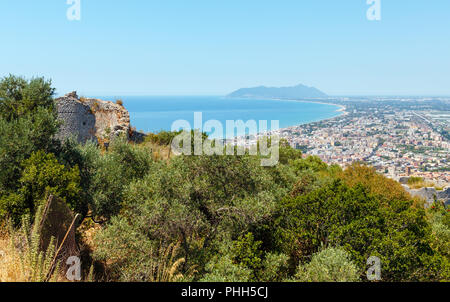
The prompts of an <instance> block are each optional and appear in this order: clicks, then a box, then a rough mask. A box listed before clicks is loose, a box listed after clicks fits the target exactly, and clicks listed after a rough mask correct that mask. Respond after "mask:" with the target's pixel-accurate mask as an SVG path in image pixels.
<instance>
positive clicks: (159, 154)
mask: <svg viewBox="0 0 450 302" xmlns="http://www.w3.org/2000/svg"><path fill="white" fill-rule="evenodd" d="M139 145H140V146H142V147H145V148H148V149H150V150H151V153H152V158H153V160H168V159H170V158H173V157H174V156H175V155H174V154H173V152H171V150H170V146H162V145H159V144H157V143H153V142H148V141H147V142H143V143H141V144H139ZM169 153H170V156H169Z"/></svg>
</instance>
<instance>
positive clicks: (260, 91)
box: [228, 84, 327, 99]
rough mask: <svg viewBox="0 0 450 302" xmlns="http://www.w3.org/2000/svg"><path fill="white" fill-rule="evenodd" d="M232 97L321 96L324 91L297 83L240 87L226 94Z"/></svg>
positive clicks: (323, 95)
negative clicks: (286, 85)
mask: <svg viewBox="0 0 450 302" xmlns="http://www.w3.org/2000/svg"><path fill="white" fill-rule="evenodd" d="M228 97H233V98H282V99H285V98H292V99H298V98H323V97H327V95H326V94H325V93H323V92H322V91H320V90H319V89H317V88H314V87H308V86H305V85H302V84H300V85H297V86H294V87H265V86H260V87H254V88H241V89H239V90H236V91H234V92H232V93H231V94H229V95H228Z"/></svg>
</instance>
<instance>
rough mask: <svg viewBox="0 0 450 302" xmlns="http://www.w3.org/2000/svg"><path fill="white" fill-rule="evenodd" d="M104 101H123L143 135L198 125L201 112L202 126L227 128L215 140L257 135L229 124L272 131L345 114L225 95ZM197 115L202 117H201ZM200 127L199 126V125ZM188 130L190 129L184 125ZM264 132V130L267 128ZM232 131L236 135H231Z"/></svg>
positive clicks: (314, 104)
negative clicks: (274, 124)
mask: <svg viewBox="0 0 450 302" xmlns="http://www.w3.org/2000/svg"><path fill="white" fill-rule="evenodd" d="M98 98H100V99H103V100H110V101H115V100H117V99H121V100H122V101H123V105H124V106H125V108H126V109H127V110H128V111H129V113H130V120H131V121H130V122H131V125H132V126H133V127H136V129H137V130H139V131H142V132H146V133H148V132H153V133H157V132H160V131H162V130H165V131H171V130H175V129H173V128H172V126H173V125H174V123H175V122H176V121H180V120H183V121H185V122H184V123H182V124H185V125H190V129H197V127H195V126H194V114H195V113H196V112H197V113H201V118H202V123H201V124H202V125H203V124H205V122H206V121H209V120H215V121H218V122H220V123H221V124H222V125H223V136H222V135H220V134H218V133H217V130H216V131H215V133H214V131H213V129H211V131H210V133H208V131H205V132H207V133H208V134H210V135H211V134H214V135H213V136H215V138H219V137H230V135H231V134H234V135H231V136H242V135H249V134H257V133H258V132H263V131H261V128H259V127H258V129H245V130H242V129H241V131H238V130H237V129H226V122H227V121H239V120H241V121H243V122H244V123H246V122H248V121H256V123H257V125H258V126H259V125H260V124H259V122H260V121H267V126H268V130H276V129H272V128H271V125H272V124H271V121H273V120H276V121H279V128H287V127H291V126H296V125H302V124H307V123H311V122H316V121H320V120H325V119H330V118H333V117H336V116H339V115H340V114H342V111H340V109H341V108H340V107H339V106H337V105H332V104H326V103H317V102H307V101H294V100H292V101H291V100H273V99H253V98H252V99H249V98H243V99H240V98H227V97H221V96H114V97H111V96H98ZM197 116H199V115H198V114H197ZM197 125H198V124H197ZM183 127H184V128H188V127H187V126H183ZM202 130H203V129H202ZM263 130H264V129H263ZM230 131H232V133H230Z"/></svg>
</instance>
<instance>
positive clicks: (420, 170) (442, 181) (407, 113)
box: [250, 99, 450, 187]
mask: <svg viewBox="0 0 450 302" xmlns="http://www.w3.org/2000/svg"><path fill="white" fill-rule="evenodd" d="M335 103H337V104H339V105H343V106H345V107H346V112H345V113H344V114H343V115H341V116H339V117H337V118H334V119H330V120H325V121H321V122H316V123H311V124H306V125H300V126H295V127H290V128H286V129H281V130H278V131H274V132H272V133H276V134H278V135H279V136H280V137H281V138H284V139H286V140H287V141H288V142H289V144H290V145H291V146H292V147H294V148H297V149H301V150H303V151H304V153H305V154H307V155H316V156H319V157H320V158H321V159H322V160H323V161H325V162H327V163H329V164H338V165H340V166H342V167H345V166H347V165H350V164H352V163H354V162H365V163H368V164H370V165H372V166H374V167H375V168H376V169H377V171H379V172H380V173H383V174H385V175H387V176H388V177H391V178H394V179H397V180H398V179H400V178H401V177H405V176H417V177H423V178H424V179H425V180H427V181H433V182H434V183H435V184H436V185H439V186H444V187H445V186H447V185H448V184H450V139H449V137H448V136H449V135H448V134H449V133H450V131H449V130H450V129H449V121H450V110H449V111H446V109H448V108H449V107H450V100H444V101H440V102H433V101H429V100H423V99H418V100H417V99H414V100H411V99H407V100H402V99H395V100H379V99H377V100H373V99H372V100H371V99H368V100H363V101H361V100H358V101H357V100H355V101H352V100H347V99H346V100H338V101H336V102H335ZM436 104H437V105H436ZM447 105H448V106H447ZM261 135H262V134H261ZM255 139H258V136H257V137H253V141H255ZM250 144H251V142H250Z"/></svg>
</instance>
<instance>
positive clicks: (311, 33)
mask: <svg viewBox="0 0 450 302" xmlns="http://www.w3.org/2000/svg"><path fill="white" fill-rule="evenodd" d="M381 4H382V8H381V11H382V16H381V17H382V19H381V21H368V20H367V18H366V11H367V9H368V7H369V6H368V5H367V4H366V0H341V1H337V0H270V1H269V0H158V1H157V0H127V1H125V0H81V20H80V21H68V20H67V18H66V11H67V8H68V7H69V5H67V4H66V0H41V1H36V0H1V2H0V41H1V42H0V76H4V75H7V74H9V73H12V74H17V75H22V76H26V77H31V76H45V77H47V78H51V79H52V80H53V84H54V86H55V87H56V88H57V91H58V93H60V94H63V93H66V92H69V91H72V90H78V91H79V93H80V94H82V95H86V96H88V95H119V94H121V95H183V94H185V95H223V94H227V93H229V92H231V91H233V90H235V89H238V88H241V87H251V86H259V85H268V86H285V85H286V86H287V85H295V84H298V83H303V84H306V85H311V86H315V87H317V88H319V89H321V90H323V91H324V92H326V93H328V94H330V95H450V1H448V0H432V1H427V0H381Z"/></svg>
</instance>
